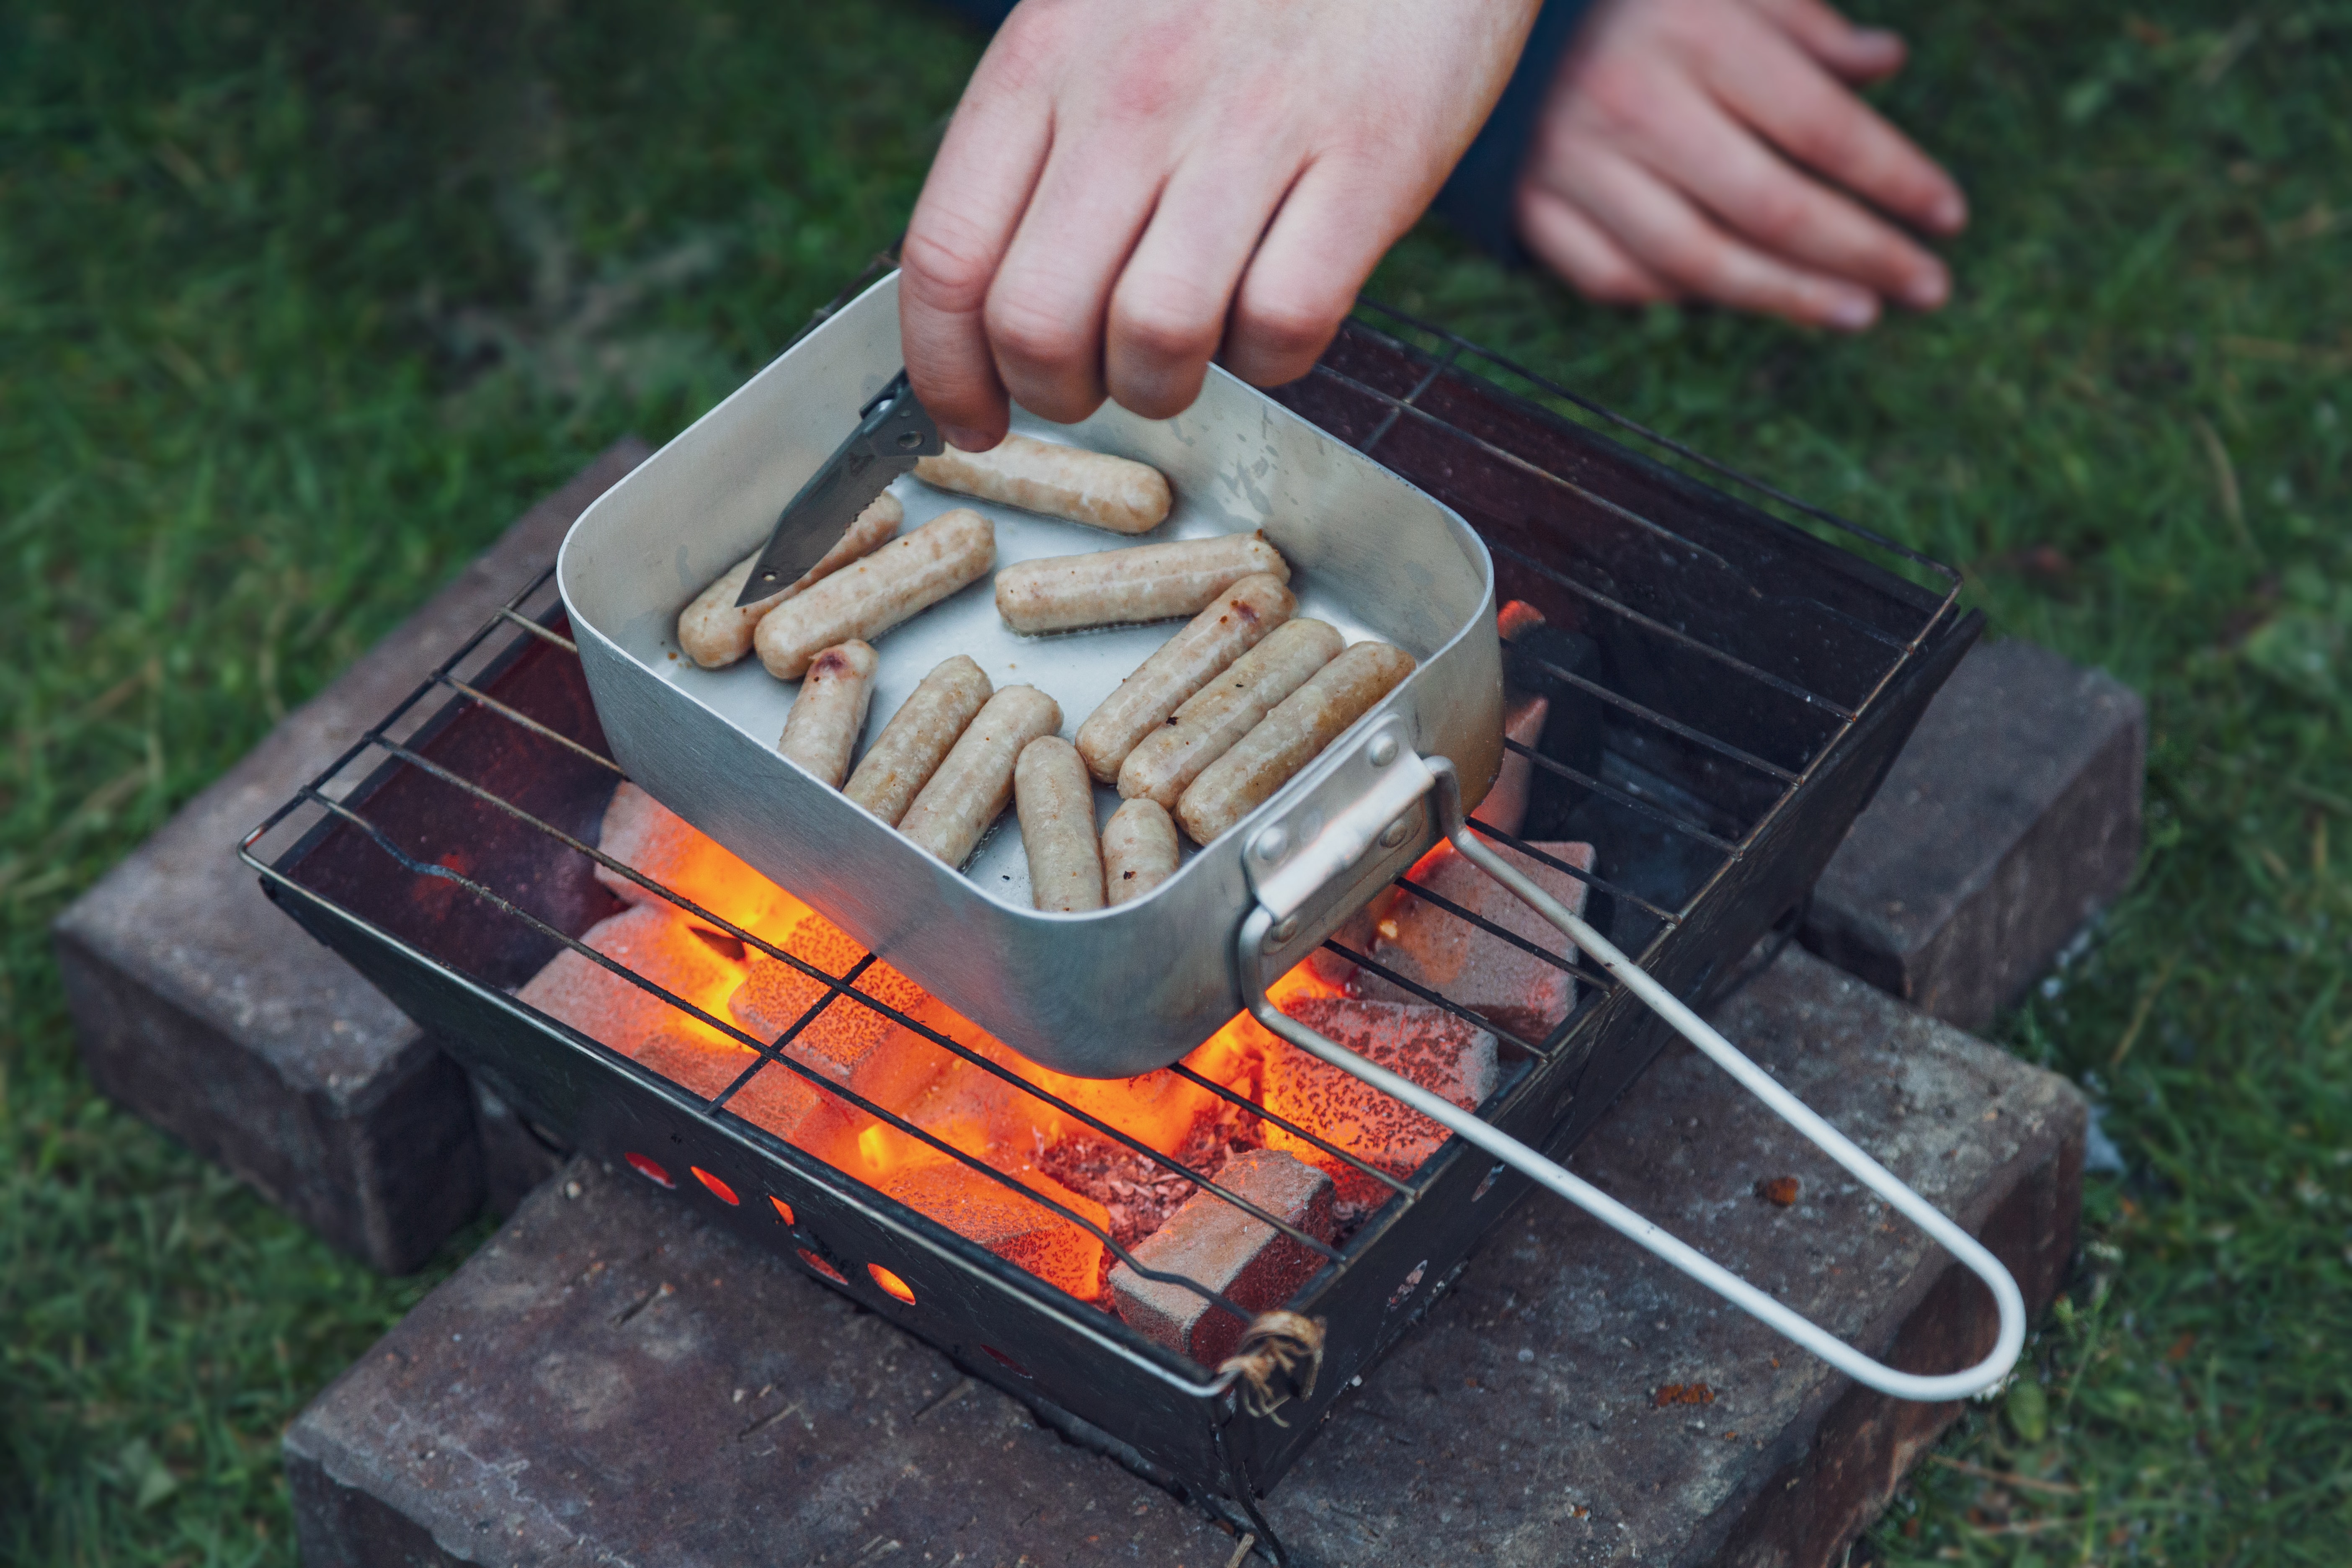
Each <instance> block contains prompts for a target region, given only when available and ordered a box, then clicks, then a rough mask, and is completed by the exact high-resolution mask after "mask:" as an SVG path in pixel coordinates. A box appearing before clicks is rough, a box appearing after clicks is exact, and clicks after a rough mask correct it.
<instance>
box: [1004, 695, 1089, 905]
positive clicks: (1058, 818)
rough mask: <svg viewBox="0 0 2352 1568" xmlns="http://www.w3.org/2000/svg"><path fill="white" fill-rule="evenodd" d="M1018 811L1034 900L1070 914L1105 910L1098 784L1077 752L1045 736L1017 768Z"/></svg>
mask: <svg viewBox="0 0 2352 1568" xmlns="http://www.w3.org/2000/svg"><path fill="white" fill-rule="evenodd" d="M1013 809H1014V810H1015V811H1016V812H1018V813H1020V816H1021V847H1022V849H1023V851H1024V853H1026V854H1027V855H1028V857H1029V901H1030V902H1031V903H1033V904H1034V905H1036V906H1037V907H1038V908H1039V909H1041V910H1059V911H1061V912H1062V913H1065V914H1069V913H1074V912H1076V911H1077V910H1098V909H1100V908H1102V907H1103V863H1102V841H1101V840H1100V839H1098V838H1097V837H1095V785H1094V781H1093V780H1092V779H1090V778H1088V777H1087V765H1086V764H1085V763H1082V762H1080V761H1078V751H1077V748H1076V747H1075V746H1073V745H1071V744H1070V743H1069V742H1067V741H1065V740H1064V739H1062V737H1060V736H1059V735H1040V736H1039V737H1037V739H1035V740H1034V741H1032V742H1029V743H1028V744H1027V745H1025V746H1024V747H1022V748H1021V760H1020V761H1019V762H1017V763H1013Z"/></svg>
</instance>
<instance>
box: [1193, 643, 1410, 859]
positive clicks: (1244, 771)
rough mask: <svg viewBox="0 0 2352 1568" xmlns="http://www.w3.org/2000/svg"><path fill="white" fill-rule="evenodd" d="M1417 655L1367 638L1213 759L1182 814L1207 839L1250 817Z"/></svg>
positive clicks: (1393, 684) (1200, 839) (1406, 671)
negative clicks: (1220, 755) (1230, 748)
mask: <svg viewBox="0 0 2352 1568" xmlns="http://www.w3.org/2000/svg"><path fill="white" fill-rule="evenodd" d="M1412 667H1413V658H1412V655H1411V654H1409V653H1407V652H1405V651H1404V650H1403V649H1402V648H1399V647H1390V646H1389V645H1388V644H1387V643H1383V642H1360V643H1358V644H1357V645H1356V646H1355V647H1351V648H1349V650H1348V651H1347V652H1345V653H1343V654H1341V655H1340V656H1339V658H1335V659H1333V660H1332V661H1331V662H1330V663H1328V664H1327V665H1325V666H1324V667H1323V668H1321V669H1318V670H1317V671H1316V672H1315V675H1314V677H1313V678H1312V679H1309V680H1308V681H1307V684H1306V685H1304V686H1302V687H1300V688H1299V689H1297V690H1296V691H1294V692H1292V693H1291V694H1290V695H1289V696H1287V697H1286V698H1284V699H1283V700H1281V701H1280V702H1278V703H1276V704H1275V707H1274V710H1272V711H1271V712H1269V713H1267V714H1266V716H1265V718H1263V719H1261V720H1259V721H1257V725H1256V727H1255V728H1254V729H1253V730H1251V731H1250V732H1249V733H1248V734H1246V735H1244V736H1243V737H1242V738H1241V740H1240V742H1237V743H1236V744H1235V745H1234V749H1233V750H1232V751H1230V752H1226V753H1225V754H1224V755H1223V756H1222V757H1219V758H1218V759H1217V760H1216V761H1215V762H1213V763H1210V764H1209V765H1208V766H1207V767H1206V768H1204V769H1202V772H1201V776H1200V777H1199V778H1196V779H1194V780H1193V781H1192V787H1191V788H1190V789H1187V790H1186V791H1185V792H1184V796H1183V798H1182V799H1181V800H1179V801H1178V802H1177V803H1176V820H1177V821H1178V822H1180V823H1181V824H1183V826H1184V831H1185V832H1186V833H1189V834H1191V835H1192V842H1193V843H1195V844H1206V843H1208V842H1209V841H1210V840H1211V839H1213V838H1214V837H1216V836H1217V835H1218V834H1220V833H1223V831H1224V830H1225V829H1226V828H1228V827H1231V826H1233V825H1234V823H1236V822H1239V821H1240V820H1241V819H1242V818H1243V817H1244V816H1248V815H1249V814H1250V813H1251V812H1252V811H1253V810H1255V808H1256V806H1257V805H1258V803H1260V802H1261V801H1263V800H1265V798H1266V797H1267V796H1268V795H1272V794H1274V792H1275V791H1276V790H1278V789H1280V788H1281V787H1282V786H1283V785H1284V784H1287V783H1288V782H1289V781H1290V777H1291V775H1292V774H1293V773H1297V771H1298V770H1299V769H1301V768H1303V767H1305V766H1306V765H1307V763H1310V762H1312V761H1314V760H1315V756H1316V753H1318V752H1320V751H1322V749H1323V748H1324V747H1326V746H1328V745H1329V744H1330V743H1331V742H1333V741H1334V740H1336V739H1338V738H1339V732H1340V731H1343V730H1345V729H1346V728H1347V727H1348V726H1349V725H1350V724H1352V723H1354V722H1355V721H1357V720H1358V719H1360V718H1362V717H1363V716H1364V714H1365V713H1366V712H1368V711H1369V710H1370V709H1371V707H1372V705H1373V704H1374V703H1376V702H1378V701H1379V700H1381V698H1383V697H1386V696H1387V695H1388V694H1389V693H1390V692H1391V691H1393V690H1395V689H1396V688H1397V684H1398V683H1399V682H1400V681H1402V680H1403V679H1404V678H1405V677H1406V676H1408V675H1411V674H1412Z"/></svg>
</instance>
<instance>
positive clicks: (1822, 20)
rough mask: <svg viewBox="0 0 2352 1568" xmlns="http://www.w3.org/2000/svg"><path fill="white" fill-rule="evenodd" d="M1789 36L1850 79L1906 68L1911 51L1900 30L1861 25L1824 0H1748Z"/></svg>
mask: <svg viewBox="0 0 2352 1568" xmlns="http://www.w3.org/2000/svg"><path fill="white" fill-rule="evenodd" d="M1748 4H1749V5H1753V6H1755V7H1756V9H1757V10H1759V11H1761V12H1762V13H1763V14H1764V15H1765V16H1769V17H1770V18H1771V19H1772V20H1773V21H1775V22H1778V23H1779V24H1780V26H1781V27H1782V28H1784V29H1785V30H1786V31H1787V32H1788V34H1789V36H1790V37H1792V38H1794V39H1796V40H1797V42H1798V43H1799V44H1801V45H1802V46H1803V47H1804V49H1805V52H1806V53H1808V54H1810V55H1811V56H1812V57H1813V58H1815V59H1817V60H1819V61H1821V62H1822V64H1823V65H1824V66H1827V67H1828V68H1830V69H1831V70H1833V71H1835V72H1836V73H1837V74H1838V75H1840V76H1842V77H1843V78H1844V79H1846V80H1848V81H1876V80H1878V79H1880V78H1881V77H1888V76H1892V75H1894V74H1895V72H1896V71H1898V70H1901V69H1902V68H1903V60H1904V57H1905V55H1906V53H1907V52H1908V51H1907V50H1906V48H1905V47H1904V44H1903V39H1902V37H1901V36H1900V35H1899V34H1895V33H1892V32H1889V31H1887V30H1886V29H1885V28H1884V27H1857V26H1854V25H1853V23H1852V22H1850V21H1848V20H1846V18H1845V17H1844V16H1842V15H1841V14H1839V13H1838V12H1837V11H1836V10H1834V9H1832V7H1830V6H1829V5H1824V4H1822V0H1748Z"/></svg>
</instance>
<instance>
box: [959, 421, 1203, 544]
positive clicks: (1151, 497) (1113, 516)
mask: <svg viewBox="0 0 2352 1568" xmlns="http://www.w3.org/2000/svg"><path fill="white" fill-rule="evenodd" d="M915 477H916V478H917V479H921V480H922V481H923V482H924V483H926V484H933V485H937V486H939V487H940V489H943V490H954V491H955V492H956V493H957V494H959V495H967V496H978V497H979V498H980V499H981V500H992V501H1003V503H1004V504H1005V505H1006V506H1017V507H1020V508H1021V509H1022V510H1024V511H1042V512H1044V513H1045V515H1046V516H1048V517H1059V518H1066V519H1067V520H1069V521H1072V522H1083V523H1088V524H1091V525H1092V526H1094V527H1096V528H1107V529H1109V530H1110V531H1112V532H1113V533H1148V532H1150V531H1151V530H1153V529H1155V528H1157V527H1159V526H1160V523H1161V522H1162V521H1165V520H1166V518H1167V516H1168V508H1169V505H1170V502H1171V499H1172V498H1171V496H1170V494H1169V491H1168V478H1167V476H1166V475H1164V474H1162V473H1161V472H1160V470H1159V469H1157V468H1153V467H1151V466H1150V464H1149V463H1139V462H1136V461H1134V460H1133V459H1131V458H1114V457H1112V456H1111V455H1110V454H1109V453H1108V452H1089V451H1087V450H1085V449H1084V448H1083V447H1057V446H1055V445H1053V444H1051V443H1050V442H1045V441H1039V440H1034V439H1032V438H1031V437H1027V436H1007V437H1005V438H1004V439H1003V440H1002V441H999V442H998V443H997V444H996V445H995V446H993V447H990V448H989V449H988V450H987V451H985V452H965V451H961V450H959V449H957V448H956V447H949V448H948V449H947V450H946V451H944V452H941V453H940V455H939V456H938V457H936V458H924V459H923V460H922V461H920V462H919V463H917V464H916V465H915Z"/></svg>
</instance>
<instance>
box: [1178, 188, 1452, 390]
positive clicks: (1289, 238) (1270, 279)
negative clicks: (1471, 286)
mask: <svg viewBox="0 0 2352 1568" xmlns="http://www.w3.org/2000/svg"><path fill="white" fill-rule="evenodd" d="M1426 194H1427V193H1426V192H1415V193H1412V195H1411V198H1410V199H1411V206H1412V210H1411V211H1405V210H1402V208H1401V207H1400V205H1399V202H1398V197H1399V193H1398V192H1397V191H1395V190H1394V189H1393V188H1391V187H1390V186H1389V185H1388V184H1386V183H1385V182H1384V181H1383V180H1381V177H1380V174H1379V172H1378V171H1377V170H1367V169H1363V168H1361V167H1359V166H1357V165H1356V164H1354V163H1350V162H1347V161H1342V160H1339V159H1329V158H1327V159H1319V160H1318V161H1316V162H1314V163H1309V164H1308V165H1307V167H1306V168H1305V169H1304V170H1302V171H1301V172H1300V174H1299V175H1298V178H1297V182H1296V183H1294V184H1292V185H1291V187H1290V191H1289V193H1288V194H1287V195H1285V196H1284V197H1283V201H1282V206H1281V209H1280V210H1279V211H1277V212H1276V214H1275V215H1274V221H1273V223H1271V224H1270V225H1268V226H1267V227H1266V231H1265V238H1264V239H1263V240H1261V241H1259V243H1258V247H1257V254H1256V255H1255V256H1254V257H1253V258H1251V259H1250V263H1249V267H1248V269H1247V270H1246V271H1244V273H1243V274H1242V281H1241V287H1240V288H1239V289H1236V290H1234V306H1233V312H1232V314H1231V315H1230V316H1229V317H1228V318H1227V321H1226V323H1225V336H1224V343H1223V351H1222V357H1223V363H1224V365H1225V368H1226V369H1227V370H1230V371H1232V372H1233V373H1234V374H1235V375H1237V376H1240V377H1241V378H1242V379H1243V380H1244V381H1246V382H1248V383H1250V384H1252V385H1254V386H1280V385H1282V384H1285V383H1286V382H1293V381H1297V379H1298V378H1299V377H1300V376H1302V375H1305V374H1307V372H1308V371H1309V370H1311V369H1313V368H1314V366H1315V360H1316V356H1317V355H1318V354H1320V353H1322V352H1323V351H1324V349H1325V348H1326V347H1328V345H1329V343H1330V342H1331V339H1332V337H1333V335H1334V334H1335V333H1337V332H1338V331H1339V323H1340V322H1341V321H1345V320H1346V319H1347V316H1348V312H1349V310H1352V309H1353V308H1354V307H1355V303H1356V294H1357V291H1358V290H1360V289H1362V288H1363V286H1364V279H1367V278H1370V276H1371V275H1372V268H1373V267H1374V266H1375V265H1377V264H1378V263H1379V261H1380V258H1381V253H1382V252H1384V251H1386V250H1387V249H1388V247H1390V246H1391V244H1393V243H1394V242H1395V240H1396V237H1398V236H1399V235H1401V234H1402V233H1403V232H1404V231H1405V229H1406V228H1407V227H1409V226H1411V225H1412V220H1413V218H1414V217H1415V216H1417V215H1418V213H1419V211H1420V206H1421V199H1422V198H1423V197H1425V195H1426Z"/></svg>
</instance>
